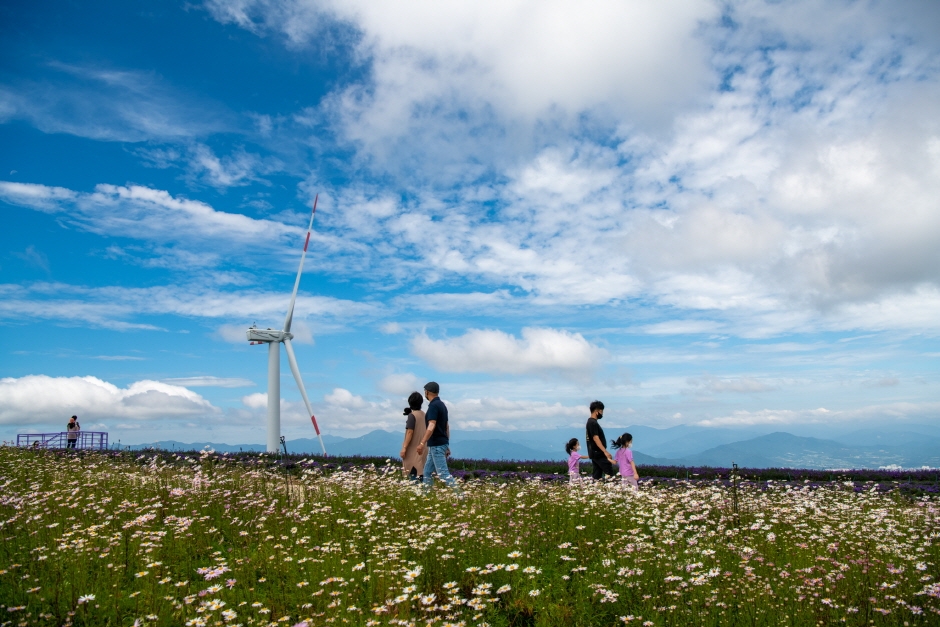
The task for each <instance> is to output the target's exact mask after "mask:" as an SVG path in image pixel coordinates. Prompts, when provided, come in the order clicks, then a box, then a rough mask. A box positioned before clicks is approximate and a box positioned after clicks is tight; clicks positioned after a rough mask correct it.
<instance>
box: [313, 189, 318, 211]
mask: <svg viewBox="0 0 940 627" xmlns="http://www.w3.org/2000/svg"><path fill="white" fill-rule="evenodd" d="M318 200H320V194H317V195H316V196H314V197H313V212H314V213H316V212H317V201H318Z"/></svg>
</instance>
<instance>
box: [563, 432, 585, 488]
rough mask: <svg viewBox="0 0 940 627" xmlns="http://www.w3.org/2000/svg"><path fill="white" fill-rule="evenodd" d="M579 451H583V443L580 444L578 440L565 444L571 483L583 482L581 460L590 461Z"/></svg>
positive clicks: (572, 439)
mask: <svg viewBox="0 0 940 627" xmlns="http://www.w3.org/2000/svg"><path fill="white" fill-rule="evenodd" d="M579 450H581V443H580V442H578V438H571V439H570V440H568V443H567V444H565V452H566V453H568V481H570V482H571V483H578V482H579V481H581V467H580V464H581V460H582V459H588V456H587V455H582V454H581V453H579V452H578V451H579Z"/></svg>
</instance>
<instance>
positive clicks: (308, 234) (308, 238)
mask: <svg viewBox="0 0 940 627" xmlns="http://www.w3.org/2000/svg"><path fill="white" fill-rule="evenodd" d="M309 243H310V231H307V241H306V242H304V252H307V244H309Z"/></svg>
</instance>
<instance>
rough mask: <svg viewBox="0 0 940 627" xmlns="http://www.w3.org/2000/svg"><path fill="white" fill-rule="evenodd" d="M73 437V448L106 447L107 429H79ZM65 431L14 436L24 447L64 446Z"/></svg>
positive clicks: (66, 433) (66, 441) (19, 444)
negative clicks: (75, 436)
mask: <svg viewBox="0 0 940 627" xmlns="http://www.w3.org/2000/svg"><path fill="white" fill-rule="evenodd" d="M77 435H78V437H77V438H75V448H77V449H79V448H81V449H106V448H108V433H107V431H79V432H78V434H77ZM68 437H69V434H68V432H67V431H62V432H61V433H20V434H18V435H17V436H16V445H17V446H23V447H26V448H66V447H68V445H69V439H68Z"/></svg>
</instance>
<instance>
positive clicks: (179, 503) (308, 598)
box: [0, 447, 940, 627]
mask: <svg viewBox="0 0 940 627" xmlns="http://www.w3.org/2000/svg"><path fill="white" fill-rule="evenodd" d="M327 472H328V474H324V469H323V468H322V467H319V466H317V467H314V466H310V465H308V466H304V465H303V464H300V465H296V466H293V467H292V468H290V469H285V468H284V467H283V466H278V465H273V464H271V463H270V462H269V461H265V458H260V457H259V458H257V463H254V464H250V463H246V461H245V460H244V459H239V460H237V461H236V460H233V459H231V458H229V457H227V456H217V455H214V454H212V453H209V452H205V453H203V454H202V455H201V456H200V457H199V458H198V459H192V458H191V457H189V458H187V457H183V456H165V455H137V456H135V455H131V454H127V453H123V454H111V453H101V454H98V453H94V454H87V453H86V454H65V453H55V452H44V451H39V452H36V451H28V450H21V449H15V448H10V447H2V448H0V625H3V626H6V625H10V626H12V625H17V626H19V625H46V624H49V625H52V624H56V625H62V624H70V625H115V626H118V625H120V626H125V625H131V624H134V623H135V621H136V623H137V624H138V625H147V626H148V627H149V626H151V625H153V626H156V625H167V626H169V625H190V626H192V625H243V626H247V625H294V624H296V623H299V622H302V621H306V622H308V624H309V625H320V624H325V623H336V624H344V625H425V624H428V623H431V624H434V625H448V624H450V625H460V624H463V625H484V624H487V625H491V626H494V627H495V626H524V625H531V626H542V625H546V626H547V625H552V626H555V625H617V624H625V623H626V624H630V625H632V624H636V625H646V626H647V627H649V626H651V625H657V626H663V627H665V626H680V625H682V626H684V625H689V624H696V625H699V624H707V625H781V624H782V625H806V626H810V625H812V626H816V625H819V624H840V625H841V624H848V625H872V624H874V625H899V626H900V625H928V624H937V621H938V618H940V599H938V595H940V587H938V585H937V577H938V575H940V573H938V568H937V558H938V553H940V551H938V548H937V538H938V537H940V534H938V532H937V530H938V525H937V523H938V517H940V509H938V503H937V501H936V499H935V497H932V496H924V497H921V498H919V499H912V498H910V497H907V496H903V495H900V494H898V493H896V492H887V493H884V492H878V491H875V490H865V491H861V492H859V491H857V490H856V489H855V486H852V487H849V486H845V485H842V484H839V483H834V484H829V485H826V486H823V487H820V488H815V489H814V488H812V487H809V486H807V487H804V488H792V487H787V486H782V487H773V486H771V487H769V488H766V487H765V488H764V489H756V488H745V489H744V490H743V491H742V492H741V493H740V494H739V500H740V507H739V510H738V511H739V514H738V515H735V514H734V513H733V512H732V511H731V507H730V495H729V491H728V488H727V487H726V486H724V485H722V484H720V483H717V482H706V481H702V482H696V483H686V482H674V483H668V484H656V485H647V486H644V487H643V488H642V490H641V491H640V493H639V494H637V493H634V492H632V491H627V490H624V489H623V488H622V487H621V486H620V485H619V484H617V483H612V484H592V483H584V484H580V485H573V486H572V485H568V484H563V483H560V482H546V481H540V480H537V479H534V480H525V481H498V482H496V481H481V480H473V481H469V482H468V483H466V484H465V486H464V491H463V498H458V495H456V494H454V493H453V492H451V491H450V490H449V489H447V488H446V487H443V486H439V487H438V488H436V489H435V490H434V491H432V492H431V493H429V494H424V493H423V492H422V491H421V490H420V488H418V487H417V486H415V485H414V484H412V483H410V482H408V481H406V480H402V479H401V475H400V471H399V469H398V468H397V467H395V466H392V465H391V464H389V465H386V466H379V467H376V466H374V465H365V466H360V467H355V468H352V469H349V470H332V471H327Z"/></svg>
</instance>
